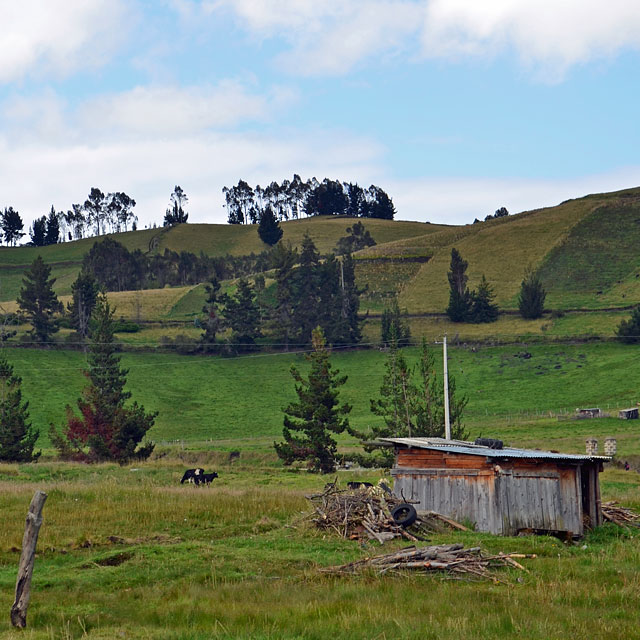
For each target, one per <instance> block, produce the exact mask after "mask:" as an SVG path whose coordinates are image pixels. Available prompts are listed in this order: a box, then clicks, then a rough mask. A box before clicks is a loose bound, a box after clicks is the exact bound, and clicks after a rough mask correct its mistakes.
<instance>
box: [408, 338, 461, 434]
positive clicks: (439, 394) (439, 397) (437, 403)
mask: <svg viewBox="0 0 640 640" xmlns="http://www.w3.org/2000/svg"><path fill="white" fill-rule="evenodd" d="M418 376H419V382H418V384H417V395H416V404H415V409H416V419H415V421H416V429H415V435H416V437H420V438H444V437H445V415H444V381H443V378H442V376H440V375H439V374H438V373H437V371H436V365H435V356H434V353H433V351H432V350H431V349H429V346H428V344H427V341H426V340H425V339H424V338H423V339H422V347H421V350H420V360H419V361H418ZM467 402H468V398H467V397H466V396H458V395H457V394H456V381H455V378H454V377H453V376H451V375H450V376H449V425H450V427H451V438H452V439H453V440H465V439H466V438H467V437H468V434H467V432H466V431H465V429H464V427H463V426H462V414H463V411H464V408H465V407H466V406H467Z"/></svg>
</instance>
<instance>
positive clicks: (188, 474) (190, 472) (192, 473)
mask: <svg viewBox="0 0 640 640" xmlns="http://www.w3.org/2000/svg"><path fill="white" fill-rule="evenodd" d="M203 473H204V469H200V468H198V469H187V470H186V471H185V472H184V475H183V476H182V480H180V484H184V483H185V482H195V479H196V478H198V476H201V475H202V474H203Z"/></svg>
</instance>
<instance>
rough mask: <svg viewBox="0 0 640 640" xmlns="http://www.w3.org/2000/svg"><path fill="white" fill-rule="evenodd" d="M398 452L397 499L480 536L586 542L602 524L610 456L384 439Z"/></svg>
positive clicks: (383, 443) (393, 474) (396, 466)
mask: <svg viewBox="0 0 640 640" xmlns="http://www.w3.org/2000/svg"><path fill="white" fill-rule="evenodd" d="M379 443H380V444H381V445H383V446H393V447H395V451H396V457H395V466H394V468H393V469H392V470H391V475H392V476H393V477H394V478H395V483H394V494H395V495H396V496H397V497H400V498H403V499H404V500H407V501H411V502H415V503H416V504H415V506H416V509H417V510H418V511H436V512H438V513H441V514H442V515H445V516H448V517H451V518H454V519H455V520H458V521H464V520H469V521H471V522H473V523H474V524H475V527H476V529H477V530H478V531H486V532H489V533H494V534H498V535H517V534H518V533H519V532H522V531H531V532H534V533H554V534H555V533H561V534H564V535H567V536H574V537H578V536H582V535H583V534H584V530H585V527H586V528H590V527H594V526H597V525H599V524H602V509H601V503H600V483H599V478H598V474H599V472H600V471H602V466H603V463H604V462H605V461H608V460H610V458H608V457H606V456H589V455H574V454H566V453H557V452H554V451H538V450H532V449H513V448H502V449H494V448H489V447H487V446H481V445H476V444H473V443H470V442H463V441H456V440H444V439H441V438H381V439H380V440H379Z"/></svg>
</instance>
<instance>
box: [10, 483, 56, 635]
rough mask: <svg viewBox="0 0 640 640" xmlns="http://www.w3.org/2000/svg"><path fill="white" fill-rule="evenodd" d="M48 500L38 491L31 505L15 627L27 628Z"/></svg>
mask: <svg viewBox="0 0 640 640" xmlns="http://www.w3.org/2000/svg"><path fill="white" fill-rule="evenodd" d="M46 499H47V494H46V493H45V492H44V491H36V492H35V494H34V496H33V499H32V500H31V504H30V505H29V513H27V522H26V525H25V528H24V536H23V538H22V555H21V556H20V566H19V567H18V579H17V581H16V600H15V602H14V603H13V606H12V607H11V624H12V625H13V626H14V627H20V628H24V627H26V626H27V607H28V606H29V598H30V596H31V576H32V575H33V561H34V560H35V557H36V544H37V542H38V533H39V532H40V526H41V525H42V508H43V507H44V502H45V500H46Z"/></svg>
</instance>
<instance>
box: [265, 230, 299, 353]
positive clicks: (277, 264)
mask: <svg viewBox="0 0 640 640" xmlns="http://www.w3.org/2000/svg"><path fill="white" fill-rule="evenodd" d="M297 259H298V252H297V251H296V250H295V249H292V248H291V244H289V243H286V244H284V243H282V242H279V243H278V244H277V245H276V246H275V248H274V250H273V253H272V254H271V261H272V262H271V264H272V266H273V268H274V269H275V280H276V304H275V309H274V312H273V317H272V318H271V324H272V326H273V329H274V333H275V335H276V338H277V339H279V340H281V341H282V344H283V346H284V348H285V351H288V350H289V344H290V342H291V339H292V337H293V336H294V334H295V323H294V309H295V298H296V287H295V285H296V282H295V276H294V269H293V267H294V265H295V263H296V261H297Z"/></svg>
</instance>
